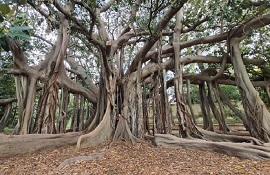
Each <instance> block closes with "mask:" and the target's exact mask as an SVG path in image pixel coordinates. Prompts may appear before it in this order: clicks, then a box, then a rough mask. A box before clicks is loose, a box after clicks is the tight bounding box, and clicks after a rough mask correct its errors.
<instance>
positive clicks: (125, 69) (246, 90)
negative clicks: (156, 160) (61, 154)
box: [0, 0, 270, 159]
mask: <svg viewBox="0 0 270 175" xmlns="http://www.w3.org/2000/svg"><path fill="white" fill-rule="evenodd" d="M269 6H270V4H269V2H267V1H260V2H257V1H256V2H255V1H249V0H247V1H233V2H231V1H229V2H227V1H222V2H221V3H220V4H217V3H216V2H215V1H212V0H209V1H206V2H205V3H204V4H202V2H200V1H196V0H191V1H187V0H176V1H167V0H153V1H147V0H146V1H142V0H134V1H130V0H128V1H125V0H124V1H116V0H110V1H81V0H67V1H66V0H63V1H60V0H53V1H32V0H28V1H27V3H23V2H18V3H17V4H16V3H11V4H9V6H5V7H6V8H10V9H12V7H16V8H14V9H16V10H17V11H18V12H16V13H15V12H14V13H13V14H12V15H14V18H20V16H19V14H20V13H24V15H25V16H26V17H25V18H29V21H31V22H29V23H27V22H24V23H15V22H14V21H12V20H10V19H9V18H8V17H7V16H8V15H9V14H8V13H4V12H3V11H2V12H3V13H2V14H1V15H2V16H1V18H3V20H6V21H8V22H9V24H11V25H10V26H9V25H6V26H4V25H3V26H2V28H5V30H2V31H1V32H2V33H0V34H1V38H0V39H1V41H2V44H1V46H2V47H3V48H4V49H5V50H6V51H10V52H8V53H11V54H12V57H13V63H12V64H13V68H12V69H8V70H4V71H3V73H5V74H12V75H13V77H14V79H15V85H16V96H14V99H6V100H1V101H0V102H1V103H0V105H1V106H4V107H5V109H6V114H5V115H4V116H3V117H1V122H2V120H3V123H5V122H4V120H5V121H6V118H7V117H8V115H7V113H9V111H10V108H11V105H10V104H11V103H16V104H17V120H16V121H17V125H16V127H15V128H14V129H13V131H12V134H13V135H11V136H6V135H1V138H0V142H1V144H0V152H1V155H2V156H10V155H14V154H20V153H27V152H36V151H39V150H44V149H54V148H58V147H62V146H67V145H75V144H77V146H76V147H77V149H79V148H81V147H89V146H95V145H98V144H102V143H106V142H108V141H109V142H110V141H118V140H125V141H130V142H132V143H135V142H140V141H141V140H143V139H148V140H151V141H152V142H153V143H154V144H156V145H161V146H164V147H181V148H194V149H202V150H212V151H217V152H222V153H226V154H229V155H234V156H239V157H245V158H253V159H269V158H270V153H269V151H270V148H269V147H268V142H269V136H270V113H269V110H268V109H267V104H265V102H264V101H263V100H262V99H261V96H260V94H259V93H258V91H257V90H258V88H260V89H262V90H264V91H265V92H266V93H265V94H266V96H267V97H268V98H269V97H270V96H269V94H270V93H269V85H270V84H269V74H268V72H267V69H269V67H268V66H269V65H268V63H267V60H268V59H269V53H270V52H269V46H267V43H268V44H269V36H270V35H269V26H268V24H269V23H270V14H269ZM16 10H15V11H16ZM10 13H11V12H10ZM25 21H26V20H25ZM25 25H28V26H29V27H30V28H32V30H31V31H29V30H28V28H27V27H26V26H25ZM26 29H27V30H26ZM45 30H46V32H45ZM16 32H17V33H16ZM19 32H23V33H24V35H29V40H27V41H25V40H23V39H21V35H19V34H21V33H19ZM18 33H19V34H18ZM40 43H42V44H43V45H45V46H46V47H44V46H39V44H40ZM33 44H35V46H36V47H35V49H33ZM27 45H32V47H27ZM4 46H8V47H4ZM31 49H33V50H31ZM1 51H2V50H1ZM2 52H4V51H2ZM37 52H38V53H41V52H44V54H41V55H42V58H41V59H38V58H37V55H38V54H37ZM8 53H7V54H8ZM30 60H34V63H31V61H30ZM190 65H195V67H196V70H197V71H194V72H193V73H187V71H186V69H187V67H189V66H190ZM247 67H251V68H253V69H255V68H256V70H259V72H260V73H261V75H262V76H260V77H261V78H260V79H259V78H256V77H255V78H254V76H255V73H254V72H253V73H252V72H250V71H249V70H248V69H247ZM257 72H258V71H257ZM169 75H172V76H169ZM251 76H252V78H251ZM191 84H192V85H196V86H198V87H199V97H200V101H201V109H202V113H203V126H202V128H200V127H198V126H197V125H196V121H195V118H194V115H193V111H192V107H191V105H190V102H191V99H190V89H189V88H190V85H191ZM223 84H225V85H232V86H237V88H238V90H239V93H240V94H241V99H242V105H243V109H244V113H241V112H239V111H238V110H237V109H235V107H234V106H233V105H232V104H231V101H230V100H229V99H228V98H227V97H226V95H225V94H224V93H223V92H222V90H221V88H220V85H223ZM168 88H171V89H173V92H174V95H173V97H172V98H173V100H174V101H175V102H176V109H177V110H176V118H177V120H178V124H179V125H178V132H177V134H175V135H177V137H176V136H173V135H172V128H173V122H172V118H171V115H170V108H169V104H170V100H169V95H168ZM170 98H171V97H170ZM224 105H228V106H229V107H230V108H231V110H232V111H233V112H234V113H235V115H236V116H237V117H239V119H240V120H241V121H242V123H243V125H244V127H245V128H246V130H247V131H248V136H243V135H237V133H232V132H231V131H230V129H229V127H228V126H227V124H226V122H225V116H226V113H224V111H223V110H222V109H223V107H222V106H224ZM150 111H152V112H151V113H152V116H151V117H149V114H150ZM212 115H213V116H214V118H215V120H216V121H217V122H218V125H219V131H221V132H222V134H220V132H219V134H218V133H216V132H214V131H215V130H216V129H215V128H214V127H213V121H212V120H213V119H212ZM149 122H150V123H152V124H151V126H150V124H149ZM0 124H1V125H2V123H0ZM1 125H0V126H1ZM1 127H2V126H1ZM225 142H226V144H225ZM6 145H10V146H6Z"/></svg>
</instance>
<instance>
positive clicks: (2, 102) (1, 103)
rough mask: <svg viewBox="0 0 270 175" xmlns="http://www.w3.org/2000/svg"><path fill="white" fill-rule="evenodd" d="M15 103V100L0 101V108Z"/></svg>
mask: <svg viewBox="0 0 270 175" xmlns="http://www.w3.org/2000/svg"><path fill="white" fill-rule="evenodd" d="M15 101H17V99H16V98H9V99H0V106H5V105H8V104H10V103H13V102H15Z"/></svg>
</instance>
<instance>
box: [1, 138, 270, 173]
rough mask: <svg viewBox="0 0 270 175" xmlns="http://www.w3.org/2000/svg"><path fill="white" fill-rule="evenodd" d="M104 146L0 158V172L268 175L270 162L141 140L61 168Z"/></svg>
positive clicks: (98, 150)
mask: <svg viewBox="0 0 270 175" xmlns="http://www.w3.org/2000/svg"><path fill="white" fill-rule="evenodd" d="M106 149H108V146H107V145H101V146H97V147H93V148H87V149H81V150H80V151H75V148H74V147H68V148H65V149H58V150H53V151H46V152H41V153H35V154H28V155H23V156H16V157H10V158H0V174H1V175H12V174H16V175H17V174H18V175H19V174H25V175H30V174H38V175H40V174H48V175H56V174H72V175H76V174H96V175H101V174H107V175H116V174H125V175H128V174H131V175H150V174H158V175H166V174H205V175H206V174H226V175H227V174H232V175H234V174H265V175H267V174H270V161H255V160H248V159H241V158H237V157H231V156H227V155H224V154H219V153H215V152H207V151H198V150H187V149H165V148H161V147H155V146H153V145H151V144H150V143H147V142H143V143H137V144H134V145H132V144H131V143H126V142H118V143H113V144H112V145H111V147H110V148H109V150H108V151H107V152H106V153H105V155H104V156H103V157H101V158H98V159H96V160H87V161H80V162H75V163H72V164H69V165H66V166H64V167H62V168H58V166H59V165H60V164H61V163H62V162H64V161H65V160H66V159H69V158H72V157H76V156H88V155H91V154H94V153H99V152H102V151H104V150H106Z"/></svg>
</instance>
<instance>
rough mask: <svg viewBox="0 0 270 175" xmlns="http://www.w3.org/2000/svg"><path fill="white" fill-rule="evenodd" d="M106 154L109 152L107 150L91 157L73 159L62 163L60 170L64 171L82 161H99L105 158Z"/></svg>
mask: <svg viewBox="0 0 270 175" xmlns="http://www.w3.org/2000/svg"><path fill="white" fill-rule="evenodd" d="M106 152H107V150H106V151H102V152H99V153H92V154H90V155H89V156H78V157H73V158H69V159H66V160H65V161H64V162H62V163H61V164H60V165H59V166H58V169H62V168H64V167H65V166H67V165H70V164H74V163H79V162H82V161H88V160H96V159H99V158H101V157H103V156H104V155H105V153H106Z"/></svg>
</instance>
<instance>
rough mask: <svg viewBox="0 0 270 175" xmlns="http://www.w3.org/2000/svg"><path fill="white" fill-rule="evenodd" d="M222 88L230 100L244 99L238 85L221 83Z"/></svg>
mask: <svg viewBox="0 0 270 175" xmlns="http://www.w3.org/2000/svg"><path fill="white" fill-rule="evenodd" d="M220 88H221V90H222V92H223V93H224V94H225V95H226V96H227V98H228V99H229V100H230V101H234V102H239V101H241V100H242V98H241V95H240V92H239V90H238V88H237V86H231V85H221V86H220Z"/></svg>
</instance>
